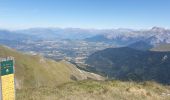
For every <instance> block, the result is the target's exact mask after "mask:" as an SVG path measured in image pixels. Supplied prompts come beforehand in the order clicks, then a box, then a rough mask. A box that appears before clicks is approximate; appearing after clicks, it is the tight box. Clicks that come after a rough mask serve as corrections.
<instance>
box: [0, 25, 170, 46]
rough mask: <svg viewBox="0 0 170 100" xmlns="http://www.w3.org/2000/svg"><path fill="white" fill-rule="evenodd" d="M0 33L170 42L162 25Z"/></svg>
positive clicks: (121, 42) (117, 41) (119, 42)
mask: <svg viewBox="0 0 170 100" xmlns="http://www.w3.org/2000/svg"><path fill="white" fill-rule="evenodd" d="M0 33H1V35H0V39H7V37H8V36H11V35H12V34H13V37H14V39H15V37H16V39H17V37H18V38H19V37H20V38H26V37H27V38H28V37H32V38H36V39H46V40H52V39H53V40H55V39H73V40H76V39H79V40H85V41H92V42H112V43H115V44H117V45H123V46H125V45H126V46H127V45H129V44H132V43H135V42H138V41H145V42H146V43H148V44H150V45H158V44H160V43H170V30H169V29H164V28H160V27H153V28H152V29H148V30H132V29H121V28H120V29H106V30H104V29H103V30H97V29H80V28H31V29H25V30H17V31H4V30H0ZM4 33H6V34H4ZM11 33H12V34H11ZM16 33H17V34H16ZM2 34H3V35H2ZM29 39H31V38H29Z"/></svg>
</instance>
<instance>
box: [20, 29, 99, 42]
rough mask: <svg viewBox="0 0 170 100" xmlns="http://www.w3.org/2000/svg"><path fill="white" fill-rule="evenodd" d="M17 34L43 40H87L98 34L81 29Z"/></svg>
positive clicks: (34, 31)
mask: <svg viewBox="0 0 170 100" xmlns="http://www.w3.org/2000/svg"><path fill="white" fill-rule="evenodd" d="M17 32H19V33H23V34H27V35H32V36H35V37H39V38H42V39H85V38H88V37H91V36H94V35H95V34H97V33H98V31H97V30H93V29H91V30H90V29H79V28H65V29H62V28H32V29H26V30H19V31H17Z"/></svg>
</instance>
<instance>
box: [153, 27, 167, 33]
mask: <svg viewBox="0 0 170 100" xmlns="http://www.w3.org/2000/svg"><path fill="white" fill-rule="evenodd" d="M151 30H152V31H156V32H162V31H165V30H166V29H165V28H163V27H157V26H155V27H152V29H151Z"/></svg>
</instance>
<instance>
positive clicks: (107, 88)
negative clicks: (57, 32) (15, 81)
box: [17, 80, 170, 100]
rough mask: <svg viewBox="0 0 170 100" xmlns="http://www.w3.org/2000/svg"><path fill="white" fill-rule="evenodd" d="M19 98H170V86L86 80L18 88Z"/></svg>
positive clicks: (19, 99)
mask: <svg viewBox="0 0 170 100" xmlns="http://www.w3.org/2000/svg"><path fill="white" fill-rule="evenodd" d="M25 97H27V98H25ZM17 100H170V87H169V86H162V85H160V84H157V83H154V82H143V83H135V82H121V81H107V82H104V81H88V80H86V81H78V82H70V83H66V84H63V85H60V86H56V87H40V88H29V89H23V90H17Z"/></svg>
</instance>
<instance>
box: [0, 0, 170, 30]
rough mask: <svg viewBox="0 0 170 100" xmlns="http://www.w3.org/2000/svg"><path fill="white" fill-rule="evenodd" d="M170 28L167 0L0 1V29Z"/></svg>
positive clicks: (169, 9)
mask: <svg viewBox="0 0 170 100" xmlns="http://www.w3.org/2000/svg"><path fill="white" fill-rule="evenodd" d="M153 26H159V27H165V28H170V0H0V28H4V29H25V28H33V27H61V28H67V27H72V28H95V29H110V28H133V29H145V28H151V27H153Z"/></svg>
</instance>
